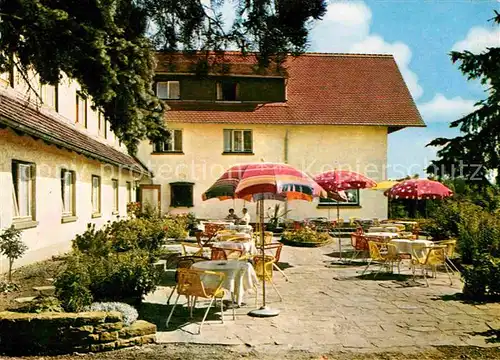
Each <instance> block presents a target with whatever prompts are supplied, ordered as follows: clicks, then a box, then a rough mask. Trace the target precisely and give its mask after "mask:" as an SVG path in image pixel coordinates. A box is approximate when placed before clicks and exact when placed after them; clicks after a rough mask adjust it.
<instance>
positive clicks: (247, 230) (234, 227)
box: [229, 224, 253, 234]
mask: <svg viewBox="0 0 500 360" xmlns="http://www.w3.org/2000/svg"><path fill="white" fill-rule="evenodd" d="M229 230H236V231H241V232H244V233H246V234H250V233H251V232H252V231H253V228H252V225H234V224H230V225H229Z"/></svg>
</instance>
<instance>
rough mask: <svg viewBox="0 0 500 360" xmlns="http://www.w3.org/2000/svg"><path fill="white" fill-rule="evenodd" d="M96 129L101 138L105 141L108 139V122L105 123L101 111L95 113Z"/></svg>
mask: <svg viewBox="0 0 500 360" xmlns="http://www.w3.org/2000/svg"><path fill="white" fill-rule="evenodd" d="M97 129H98V131H99V135H101V136H103V137H104V138H105V139H107V138H108V122H107V121H106V118H105V117H104V113H103V112H102V111H99V112H98V113H97Z"/></svg>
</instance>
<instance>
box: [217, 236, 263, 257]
mask: <svg viewBox="0 0 500 360" xmlns="http://www.w3.org/2000/svg"><path fill="white" fill-rule="evenodd" d="M212 246H213V247H218V248H224V249H235V250H241V252H242V255H246V254H250V255H256V254H257V253H258V251H257V247H256V246H255V242H254V241H253V239H251V238H250V239H248V240H247V241H229V240H228V241H217V242H214V243H212Z"/></svg>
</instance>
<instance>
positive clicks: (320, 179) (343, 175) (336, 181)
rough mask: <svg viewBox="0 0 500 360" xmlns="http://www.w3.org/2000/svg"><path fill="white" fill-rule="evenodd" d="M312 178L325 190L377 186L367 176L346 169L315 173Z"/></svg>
mask: <svg viewBox="0 0 500 360" xmlns="http://www.w3.org/2000/svg"><path fill="white" fill-rule="evenodd" d="M314 180H315V181H316V182H317V183H318V184H319V185H320V186H321V187H322V188H323V189H325V190H326V191H333V192H338V191H342V190H352V189H368V188H372V187H375V186H377V183H376V182H375V181H374V180H372V179H370V178H369V177H367V176H365V175H363V174H360V173H357V172H354V171H348V170H333V171H326V172H324V173H321V174H319V175H316V176H315V177H314Z"/></svg>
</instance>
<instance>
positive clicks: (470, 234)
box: [458, 212, 500, 264]
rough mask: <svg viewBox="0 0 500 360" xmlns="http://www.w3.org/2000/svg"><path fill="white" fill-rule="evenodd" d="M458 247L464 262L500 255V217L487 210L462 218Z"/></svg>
mask: <svg viewBox="0 0 500 360" xmlns="http://www.w3.org/2000/svg"><path fill="white" fill-rule="evenodd" d="M458 230H459V235H458V249H459V252H460V254H461V255H462V262H463V263H464V264H471V263H473V262H474V259H477V258H482V257H485V256H493V257H500V219H499V218H498V217H496V216H492V215H490V214H488V213H486V212H479V213H472V214H469V216H468V217H464V218H462V220H461V222H460V223H459V226H458Z"/></svg>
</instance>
